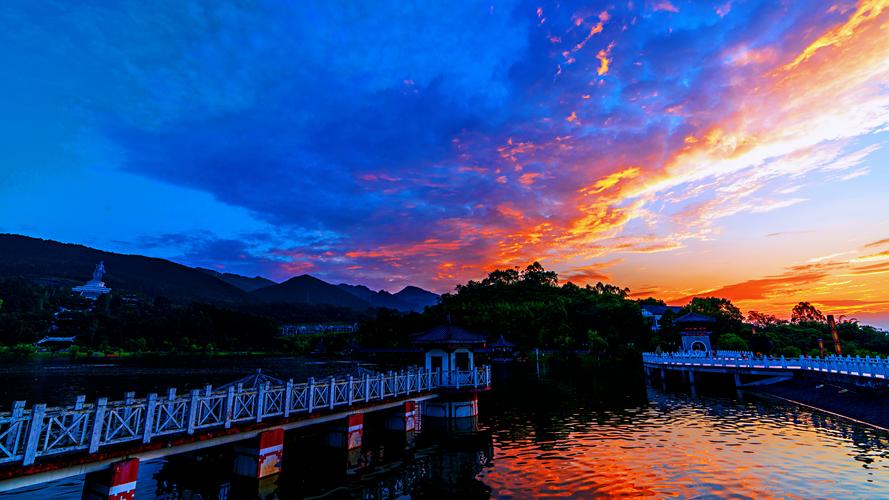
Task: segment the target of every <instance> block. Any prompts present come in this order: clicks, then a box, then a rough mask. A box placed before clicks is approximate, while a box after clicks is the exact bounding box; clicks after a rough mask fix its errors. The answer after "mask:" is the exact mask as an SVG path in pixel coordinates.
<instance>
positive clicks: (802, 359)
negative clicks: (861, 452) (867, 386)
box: [642, 351, 889, 379]
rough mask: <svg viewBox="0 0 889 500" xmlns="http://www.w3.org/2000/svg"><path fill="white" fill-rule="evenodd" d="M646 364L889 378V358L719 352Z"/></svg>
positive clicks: (649, 357) (650, 358)
mask: <svg viewBox="0 0 889 500" xmlns="http://www.w3.org/2000/svg"><path fill="white" fill-rule="evenodd" d="M642 360H643V362H645V363H650V364H658V365H686V366H703V367H724V368H758V369H782V370H808V371H816V372H823V373H839V374H842V375H852V376H857V377H868V378H878V379H886V378H889V358H881V357H879V356H875V357H871V356H865V357H861V356H825V357H823V358H820V357H818V358H815V357H806V356H799V357H791V358H785V357H784V356H779V357H772V356H756V355H754V354H753V353H750V352H739V351H732V352H725V351H718V352H717V353H716V355H715V356H714V355H712V354H710V353H685V352H674V353H662V354H656V353H643V354H642Z"/></svg>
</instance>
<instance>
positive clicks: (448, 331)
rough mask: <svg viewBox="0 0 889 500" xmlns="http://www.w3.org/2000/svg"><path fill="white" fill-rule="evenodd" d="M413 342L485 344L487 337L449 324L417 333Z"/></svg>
mask: <svg viewBox="0 0 889 500" xmlns="http://www.w3.org/2000/svg"><path fill="white" fill-rule="evenodd" d="M411 342H413V343H414V344H484V343H485V337H484V335H481V334H479V333H475V332H470V331H468V330H464V329H463V328H460V327H459V326H454V325H450V324H448V325H440V326H436V327H435V328H433V329H431V330H428V331H425V332H421V333H418V334H415V335H414V336H413V338H412V339H411Z"/></svg>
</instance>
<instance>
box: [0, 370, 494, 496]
mask: <svg viewBox="0 0 889 500" xmlns="http://www.w3.org/2000/svg"><path fill="white" fill-rule="evenodd" d="M458 386H459V387H463V388H467V389H472V390H481V389H485V388H488V387H489V386H490V369H489V367H479V368H476V369H474V370H471V371H452V372H439V371H434V372H430V371H425V370H422V369H417V370H409V371H401V372H398V373H395V372H389V373H388V374H383V373H380V374H375V375H364V376H362V377H360V378H355V377H348V378H344V379H334V378H330V379H327V380H323V381H315V380H314V379H309V380H308V381H307V382H305V383H301V384H294V383H293V381H292V380H291V381H287V382H286V384H283V385H271V384H270V383H268V382H266V383H265V384H262V385H259V386H258V387H256V388H249V389H245V388H244V387H242V386H241V385H237V386H234V387H228V388H227V389H226V390H213V388H212V387H210V386H207V387H205V388H204V390H203V391H198V390H194V391H191V393H190V394H189V395H188V396H177V395H176V391H175V389H171V390H170V391H169V392H168V394H167V396H166V397H165V398H158V397H157V395H156V394H150V395H148V397H146V398H143V399H135V398H133V397H132V393H130V394H128V397H127V398H126V399H125V400H122V401H113V402H109V401H108V400H107V399H105V398H103V399H100V400H98V401H97V402H96V403H95V404H85V401H84V399H83V398H82V397H81V398H78V401H77V402H76V403H75V404H74V405H73V406H71V407H65V408H46V406H45V405H41V404H38V405H35V406H34V407H33V408H31V409H25V407H24V402H16V403H15V405H14V407H13V411H12V412H10V413H6V414H2V415H0V464H2V465H0V491H7V490H10V489H14V488H19V487H22V486H26V485H28V484H36V483H40V482H45V481H48V480H53V479H58V478H61V477H68V476H72V475H78V474H83V473H86V472H90V471H93V470H100V469H102V468H104V467H107V466H108V464H109V463H111V462H113V461H115V460H119V459H120V458H121V457H124V456H127V457H139V458H142V459H152V458H158V457H162V456H165V455H170V454H176V453H184V452H187V451H192V450H197V449H201V448H207V447H211V446H218V445H221V444H226V443H230V442H235V441H239V440H243V439H248V438H250V437H253V436H256V435H258V433H259V432H261V431H262V430H264V429H269V428H273V427H276V428H283V429H292V428H297V427H304V426H308V425H314V424H319V423H324V422H329V421H333V420H337V419H341V418H345V417H346V416H347V415H348V414H350V413H354V412H357V411H361V412H370V411H378V410H383V409H386V408H393V407H396V406H398V405H400V404H403V403H404V402H405V401H408V400H413V401H424V400H428V399H432V398H436V397H438V392H439V391H443V390H448V389H451V388H454V387H458ZM38 459H39V461H38Z"/></svg>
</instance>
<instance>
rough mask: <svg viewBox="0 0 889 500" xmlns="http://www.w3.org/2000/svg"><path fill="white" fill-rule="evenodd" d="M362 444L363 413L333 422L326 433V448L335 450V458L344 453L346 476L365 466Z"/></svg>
mask: <svg viewBox="0 0 889 500" xmlns="http://www.w3.org/2000/svg"><path fill="white" fill-rule="evenodd" d="M363 442H364V414H363V413H353V414H351V415H349V416H348V417H347V418H346V419H345V421H338V422H334V423H333V424H332V425H331V426H330V427H329V429H328V431H327V446H328V447H330V448H332V449H334V450H337V451H336V452H335V453H337V456H339V453H340V452H345V460H346V473H347V474H353V473H355V472H356V471H357V470H358V469H360V468H362V467H363V466H364V465H366V462H367V461H366V459H365V458H364V457H363V456H362V454H361V445H362V443H363Z"/></svg>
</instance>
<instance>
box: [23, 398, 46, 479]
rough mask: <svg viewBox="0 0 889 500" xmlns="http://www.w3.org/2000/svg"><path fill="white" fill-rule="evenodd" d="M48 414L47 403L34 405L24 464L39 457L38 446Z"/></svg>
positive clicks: (26, 440) (28, 463) (26, 441)
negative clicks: (44, 420)
mask: <svg viewBox="0 0 889 500" xmlns="http://www.w3.org/2000/svg"><path fill="white" fill-rule="evenodd" d="M44 415H46V405H45V404H39V405H34V408H32V409H31V425H29V426H28V436H27V438H25V453H24V461H23V463H22V465H32V464H33V463H34V460H35V459H36V458H37V446H38V445H39V444H40V434H41V432H42V431H43V416H44Z"/></svg>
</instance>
